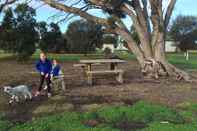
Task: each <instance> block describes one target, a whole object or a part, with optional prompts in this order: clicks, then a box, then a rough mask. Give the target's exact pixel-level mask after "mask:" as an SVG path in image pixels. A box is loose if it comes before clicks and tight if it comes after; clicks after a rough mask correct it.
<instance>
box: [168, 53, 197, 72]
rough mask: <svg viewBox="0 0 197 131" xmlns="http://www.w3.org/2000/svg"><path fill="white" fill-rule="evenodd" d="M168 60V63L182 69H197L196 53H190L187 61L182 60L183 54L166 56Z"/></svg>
mask: <svg viewBox="0 0 197 131" xmlns="http://www.w3.org/2000/svg"><path fill="white" fill-rule="evenodd" d="M167 56H168V60H169V62H170V63H172V64H174V65H176V66H178V67H179V68H182V69H197V61H196V53H190V55H189V60H188V61H187V60H186V59H185V58H184V55H183V53H179V54H178V53H177V54H168V55H167Z"/></svg>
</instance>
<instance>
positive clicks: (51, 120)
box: [11, 112, 118, 131]
mask: <svg viewBox="0 0 197 131" xmlns="http://www.w3.org/2000/svg"><path fill="white" fill-rule="evenodd" d="M80 118H81V117H80V115H79V114H78V113H72V112H66V113H64V114H62V115H57V116H50V117H46V118H41V119H38V120H36V121H33V122H29V123H25V124H23V125H18V126H16V127H14V128H12V129H11V131H109V130H110V131H118V130H117V129H113V128H111V127H110V126H108V127H107V126H100V127H88V126H86V125H84V124H83V122H82V120H81V119H80Z"/></svg>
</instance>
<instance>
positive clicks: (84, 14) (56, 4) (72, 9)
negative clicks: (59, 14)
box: [41, 0, 108, 26]
mask: <svg viewBox="0 0 197 131" xmlns="http://www.w3.org/2000/svg"><path fill="white" fill-rule="evenodd" d="M41 1H43V2H44V3H46V4H48V5H49V6H51V7H53V8H56V9H59V10H62V11H64V12H68V13H72V14H75V15H79V16H81V17H83V18H85V19H87V20H89V21H94V22H95V23H99V24H101V25H104V26H108V21H107V20H106V19H104V18H99V17H96V16H93V15H90V14H88V13H87V12H85V11H82V10H80V9H79V8H75V7H69V6H67V5H64V4H62V3H59V2H57V1H54V0H41Z"/></svg>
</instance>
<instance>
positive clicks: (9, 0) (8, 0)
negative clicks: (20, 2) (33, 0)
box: [0, 0, 17, 13]
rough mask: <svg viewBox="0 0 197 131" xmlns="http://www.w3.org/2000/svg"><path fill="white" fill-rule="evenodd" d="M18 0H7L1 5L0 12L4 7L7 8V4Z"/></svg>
mask: <svg viewBox="0 0 197 131" xmlns="http://www.w3.org/2000/svg"><path fill="white" fill-rule="evenodd" d="M16 1H17V0H6V1H5V2H4V3H3V4H1V5H0V13H1V12H2V11H3V9H4V8H5V6H7V5H10V4H13V3H14V2H16Z"/></svg>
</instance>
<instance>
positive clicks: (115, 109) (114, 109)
mask: <svg viewBox="0 0 197 131" xmlns="http://www.w3.org/2000/svg"><path fill="white" fill-rule="evenodd" d="M180 106H181V110H179V111H177V110H175V109H171V108H169V107H166V106H162V105H155V104H151V103H148V102H144V101H139V102H137V103H135V104H134V105H132V106H121V107H120V106H105V107H101V108H98V109H97V110H95V111H89V112H83V113H77V112H65V113H61V114H57V115H53V116H48V117H42V118H38V119H36V120H33V121H31V122H26V123H24V124H15V125H13V124H12V123H10V122H9V121H6V120H3V116H2V117H1V118H0V119H1V120H0V127H1V128H0V130H1V131H122V130H126V131H196V130H197V119H196V112H197V108H196V105H188V104H187V106H186V105H184V104H183V105H180Z"/></svg>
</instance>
